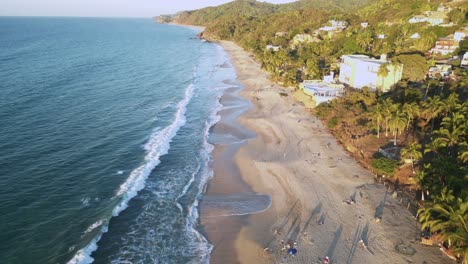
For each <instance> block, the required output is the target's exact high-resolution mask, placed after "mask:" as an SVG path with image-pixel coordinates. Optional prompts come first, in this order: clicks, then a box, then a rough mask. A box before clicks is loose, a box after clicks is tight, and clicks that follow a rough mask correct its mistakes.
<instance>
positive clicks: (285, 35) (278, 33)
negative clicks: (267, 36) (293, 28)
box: [275, 31, 289, 37]
mask: <svg viewBox="0 0 468 264" xmlns="http://www.w3.org/2000/svg"><path fill="white" fill-rule="evenodd" d="M287 36H289V33H288V32H284V31H279V32H276V33H275V37H287Z"/></svg>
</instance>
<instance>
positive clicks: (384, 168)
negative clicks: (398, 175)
mask: <svg viewBox="0 0 468 264" xmlns="http://www.w3.org/2000/svg"><path fill="white" fill-rule="evenodd" d="M371 164H372V167H374V169H375V171H376V172H377V173H379V174H382V175H385V176H388V177H390V178H391V177H393V175H395V170H396V168H398V166H399V162H398V161H396V160H392V159H387V158H384V157H381V158H376V159H372V162H371Z"/></svg>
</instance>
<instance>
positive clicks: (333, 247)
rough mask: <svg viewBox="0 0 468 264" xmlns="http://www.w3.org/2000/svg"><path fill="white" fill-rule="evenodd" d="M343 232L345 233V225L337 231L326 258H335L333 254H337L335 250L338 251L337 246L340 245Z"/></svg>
mask: <svg viewBox="0 0 468 264" xmlns="http://www.w3.org/2000/svg"><path fill="white" fill-rule="evenodd" d="M342 232H343V225H340V227H339V228H338V229H337V230H336V232H335V236H334V238H333V241H332V242H331V244H330V246H329V247H328V250H327V254H326V256H328V257H329V258H330V259H331V258H332V257H333V254H334V253H335V249H336V246H337V245H338V241H339V240H340V237H341V233H342Z"/></svg>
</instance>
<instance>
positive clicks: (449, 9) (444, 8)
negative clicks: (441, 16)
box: [437, 4, 452, 13]
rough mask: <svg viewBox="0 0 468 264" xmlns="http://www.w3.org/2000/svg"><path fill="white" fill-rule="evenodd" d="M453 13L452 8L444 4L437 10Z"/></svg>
mask: <svg viewBox="0 0 468 264" xmlns="http://www.w3.org/2000/svg"><path fill="white" fill-rule="evenodd" d="M450 11H452V8H451V7H449V6H445V5H444V4H440V5H439V7H438V8H437V12H442V13H448V12H450Z"/></svg>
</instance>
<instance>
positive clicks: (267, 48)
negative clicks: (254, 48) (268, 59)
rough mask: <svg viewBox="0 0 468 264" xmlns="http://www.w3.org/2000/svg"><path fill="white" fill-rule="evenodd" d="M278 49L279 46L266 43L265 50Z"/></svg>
mask: <svg viewBox="0 0 468 264" xmlns="http://www.w3.org/2000/svg"><path fill="white" fill-rule="evenodd" d="M279 49H280V47H279V46H273V45H266V47H265V50H272V51H278V50H279Z"/></svg>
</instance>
